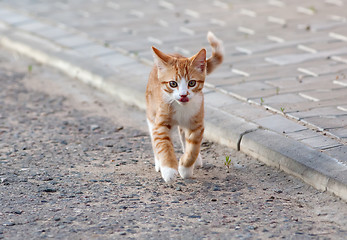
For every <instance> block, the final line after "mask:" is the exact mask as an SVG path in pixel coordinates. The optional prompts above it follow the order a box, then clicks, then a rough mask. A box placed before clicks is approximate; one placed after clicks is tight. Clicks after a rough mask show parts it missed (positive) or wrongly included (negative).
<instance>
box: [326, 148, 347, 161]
mask: <svg viewBox="0 0 347 240" xmlns="http://www.w3.org/2000/svg"><path fill="white" fill-rule="evenodd" d="M324 153H327V154H329V155H330V156H332V157H333V158H335V159H336V160H337V161H339V162H341V163H343V164H344V165H345V166H347V145H343V146H338V147H334V148H329V149H326V150H324Z"/></svg>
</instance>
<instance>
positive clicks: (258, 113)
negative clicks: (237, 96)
mask: <svg viewBox="0 0 347 240" xmlns="http://www.w3.org/2000/svg"><path fill="white" fill-rule="evenodd" d="M221 109H222V110H223V111H226V112H228V113H231V114H234V115H237V116H240V117H242V118H245V119H247V120H249V121H254V120H256V119H260V118H264V117H268V116H272V115H273V114H272V113H270V112H269V111H264V110H265V109H264V108H263V107H260V106H253V105H251V104H249V103H244V102H239V103H233V104H224V105H223V106H222V107H221Z"/></svg>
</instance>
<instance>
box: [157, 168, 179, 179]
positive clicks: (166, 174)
mask: <svg viewBox="0 0 347 240" xmlns="http://www.w3.org/2000/svg"><path fill="white" fill-rule="evenodd" d="M160 171H161V176H162V177H163V179H164V181H165V182H167V183H169V182H171V181H173V180H175V179H176V176H177V174H178V172H177V170H176V169H173V168H169V167H161V168H160Z"/></svg>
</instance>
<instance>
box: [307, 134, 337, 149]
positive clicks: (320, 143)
mask: <svg viewBox="0 0 347 240" xmlns="http://www.w3.org/2000/svg"><path fill="white" fill-rule="evenodd" d="M301 142H302V143H305V144H307V145H309V146H311V147H313V148H318V149H322V150H323V149H327V148H332V147H338V146H341V145H342V144H341V143H339V142H338V141H336V140H334V139H331V138H329V137H327V136H316V137H312V138H305V139H303V140H301Z"/></svg>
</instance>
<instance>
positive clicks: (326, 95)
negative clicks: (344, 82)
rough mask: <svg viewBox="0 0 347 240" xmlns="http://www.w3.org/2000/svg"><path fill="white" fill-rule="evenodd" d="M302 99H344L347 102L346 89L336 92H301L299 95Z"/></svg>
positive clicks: (327, 90) (328, 90)
mask: <svg viewBox="0 0 347 240" xmlns="http://www.w3.org/2000/svg"><path fill="white" fill-rule="evenodd" d="M300 95H301V96H302V97H305V98H307V99H310V100H312V101H323V100H329V99H334V98H345V99H346V102H347V88H342V89H336V90H330V89H326V90H318V91H312V92H302V93H300Z"/></svg>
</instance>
